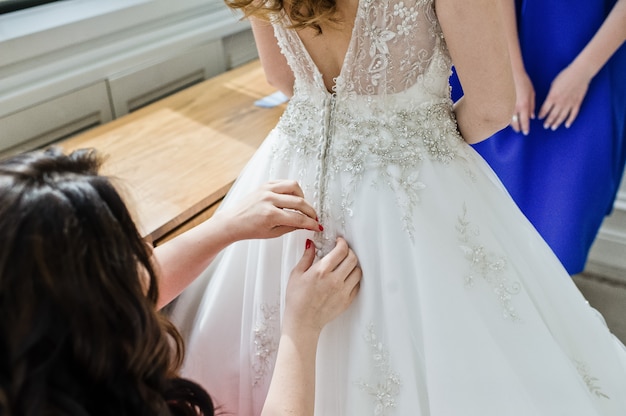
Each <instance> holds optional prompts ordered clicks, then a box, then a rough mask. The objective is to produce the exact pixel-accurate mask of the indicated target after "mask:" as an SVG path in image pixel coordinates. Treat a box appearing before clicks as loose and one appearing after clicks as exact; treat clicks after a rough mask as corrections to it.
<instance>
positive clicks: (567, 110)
mask: <svg viewBox="0 0 626 416" xmlns="http://www.w3.org/2000/svg"><path fill="white" fill-rule="evenodd" d="M590 82H591V78H590V77H588V76H585V74H584V73H583V72H582V71H578V70H576V68H574V67H573V66H571V65H570V66H568V67H567V68H565V69H564V70H563V71H561V72H560V73H559V75H557V76H556V78H554V80H553V81H552V85H551V86H550V91H549V92H548V96H547V97H546V100H545V101H544V103H543V105H542V106H541V110H540V111H539V118H540V119H545V120H544V122H543V127H544V128H545V129H552V130H556V129H557V128H559V126H560V125H561V124H562V123H565V127H566V128H569V127H570V126H571V125H572V123H573V122H574V120H576V117H577V116H578V112H579V111H580V106H581V104H582V102H583V99H584V98H585V95H586V94H587V89H588V88H589V83H590Z"/></svg>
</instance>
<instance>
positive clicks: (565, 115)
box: [539, 101, 575, 131]
mask: <svg viewBox="0 0 626 416" xmlns="http://www.w3.org/2000/svg"><path fill="white" fill-rule="evenodd" d="M570 115H571V111H570V110H569V109H565V108H562V107H557V106H556V105H554V104H552V103H550V102H548V101H546V102H545V103H544V105H543V106H542V107H541V112H540V113H539V118H540V119H544V122H543V128H544V129H551V130H553V131H554V130H556V129H558V128H559V126H560V125H561V124H563V122H564V121H565V120H566V119H569V118H570ZM574 118H575V116H574ZM572 121H573V119H572ZM570 124H571V123H570ZM568 127H569V126H568Z"/></svg>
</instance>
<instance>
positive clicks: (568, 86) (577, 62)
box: [539, 0, 626, 130]
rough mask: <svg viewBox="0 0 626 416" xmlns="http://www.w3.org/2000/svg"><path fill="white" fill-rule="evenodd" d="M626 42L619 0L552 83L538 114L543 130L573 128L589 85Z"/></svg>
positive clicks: (625, 7) (624, 3)
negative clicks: (583, 46) (562, 127)
mask: <svg viewBox="0 0 626 416" xmlns="http://www.w3.org/2000/svg"><path fill="white" fill-rule="evenodd" d="M624 41H626V0H619V1H618V2H617V3H615V6H613V9H612V10H611V12H610V13H609V15H608V16H607V18H606V19H605V21H604V23H602V26H600V28H599V29H598V31H597V32H596V34H595V35H594V36H593V38H592V39H591V40H590V41H589V43H588V44H587V45H586V46H585V48H584V49H583V50H582V51H581V52H580V53H579V54H578V56H576V58H575V59H574V60H573V61H572V63H571V64H570V65H569V66H567V67H566V68H565V69H564V70H563V71H561V73H559V75H557V77H556V78H555V79H554V81H552V85H551V86H550V91H549V92H548V96H547V97H546V100H545V102H544V103H543V104H542V106H541V109H540V111H539V118H545V121H544V127H545V128H551V129H552V130H555V129H557V128H558V127H559V126H560V125H561V123H563V122H565V127H570V126H571V125H572V123H573V122H574V120H575V119H576V117H577V116H578V112H579V110H580V105H581V104H582V101H583V99H584V98H585V95H586V94H587V89H588V87H589V83H590V82H591V80H592V79H593V77H595V76H596V74H597V73H598V72H599V71H600V69H602V67H603V66H604V65H606V63H607V61H608V60H609V59H610V58H611V56H613V54H614V53H615V51H617V49H618V48H619V47H620V46H621V45H622V44H623V43H624Z"/></svg>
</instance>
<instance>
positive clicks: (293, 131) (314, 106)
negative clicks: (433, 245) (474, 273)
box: [272, 0, 465, 254]
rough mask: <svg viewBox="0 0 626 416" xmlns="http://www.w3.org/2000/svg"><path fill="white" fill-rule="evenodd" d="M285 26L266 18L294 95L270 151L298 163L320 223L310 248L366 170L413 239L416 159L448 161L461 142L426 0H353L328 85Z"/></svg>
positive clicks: (333, 226) (327, 240)
mask: <svg viewBox="0 0 626 416" xmlns="http://www.w3.org/2000/svg"><path fill="white" fill-rule="evenodd" d="M288 26H289V20H288V18H287V17H286V15H282V16H280V17H277V19H276V20H275V21H274V29H275V35H276V38H277V39H278V44H279V46H280V48H281V51H282V52H283V54H284V55H285V57H286V59H287V61H288V63H289V65H290V67H291V68H292V70H293V72H294V75H295V84H294V98H293V99H292V100H290V103H289V105H288V106H287V109H286V111H285V113H284V114H283V117H282V118H281V120H280V122H279V123H278V126H277V130H278V131H280V132H281V133H282V134H281V135H280V137H281V140H280V141H275V142H274V143H273V145H274V147H273V149H272V150H273V155H274V157H275V159H277V160H281V161H288V163H289V164H291V166H298V167H299V172H298V176H299V177H298V178H297V179H298V180H299V182H300V185H301V186H302V187H303V190H304V191H305V195H306V196H307V198H308V199H310V200H311V201H312V202H313V205H314V207H315V209H316V210H317V211H318V214H319V217H320V221H321V222H322V223H323V224H324V226H325V227H326V229H325V231H324V232H323V233H317V235H316V236H315V238H314V239H315V243H316V246H317V247H318V249H319V254H325V253H327V252H328V251H329V250H330V249H331V248H332V247H333V246H334V243H335V236H336V235H340V234H342V232H343V230H344V228H345V227H344V226H345V220H346V217H350V216H352V214H353V210H354V209H355V207H354V195H355V193H356V190H357V188H358V187H359V186H362V185H363V183H362V182H363V176H364V173H365V172H366V171H368V172H374V173H375V174H376V179H374V180H373V181H372V183H369V184H368V185H372V186H379V185H381V184H382V185H386V186H388V187H389V188H390V189H391V190H392V191H393V193H394V195H395V198H396V202H397V204H398V206H399V208H400V209H401V212H402V222H403V226H404V229H405V230H406V231H407V233H408V234H409V236H410V237H411V238H413V235H414V233H415V230H414V224H413V221H412V217H413V211H414V209H415V207H416V205H417V203H418V202H419V200H420V197H419V193H420V191H421V190H423V189H424V188H426V186H427V184H425V183H423V182H422V181H421V180H420V166H421V163H422V161H423V160H424V159H425V158H428V159H430V160H432V161H435V162H442V163H447V162H448V161H450V160H452V159H454V158H455V157H457V156H458V155H459V153H460V152H461V149H462V147H461V146H460V144H461V143H462V138H461V137H460V135H459V133H458V130H457V126H456V121H455V119H454V115H453V112H452V102H451V100H450V98H449V85H448V82H447V79H448V76H449V74H450V71H451V70H450V68H451V60H450V57H449V54H448V51H447V48H446V46H445V41H444V40H443V35H442V32H441V28H440V27H439V23H438V21H437V18H436V15H435V11H434V4H433V1H432V0H407V1H402V2H400V3H397V4H392V3H388V2H378V1H374V0H360V2H359V6H358V9H357V14H356V20H355V26H354V30H353V33H352V37H351V41H350V45H349V47H348V51H347V52H346V57H345V60H344V65H343V67H342V69H341V71H340V74H339V76H338V77H337V78H336V80H335V85H334V87H333V91H334V93H333V94H329V93H328V91H327V90H326V86H325V84H324V80H323V77H322V74H321V73H320V71H319V70H318V68H317V66H316V65H315V63H314V62H313V60H312V58H311V56H310V55H309V54H308V52H307V50H306V48H305V47H304V44H303V43H302V41H301V40H300V38H299V37H298V34H297V31H294V30H290V29H288ZM462 151H463V152H465V150H462ZM312 177H314V178H315V179H314V182H313V183H311V182H310V180H309V178H312ZM339 183H341V189H340V191H339V192H340V200H331V197H332V196H331V193H329V192H328V186H329V185H336V184H339ZM332 195H333V196H334V195H336V192H334V193H332ZM327 225H328V226H327Z"/></svg>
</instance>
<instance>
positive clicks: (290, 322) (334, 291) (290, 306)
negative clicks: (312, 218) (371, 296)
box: [283, 238, 361, 336]
mask: <svg viewBox="0 0 626 416" xmlns="http://www.w3.org/2000/svg"><path fill="white" fill-rule="evenodd" d="M314 259H315V247H314V245H313V242H312V241H311V240H307V246H306V249H305V251H304V255H303V256H302V259H301V260H300V262H299V263H298V264H297V265H296V267H295V268H294V270H293V271H292V273H291V276H290V278H289V283H288V284H287V294H286V300H285V314H284V318H283V333H284V334H285V333H290V334H291V335H294V336H299V335H300V334H301V333H304V332H305V331H310V332H311V333H312V334H313V335H318V334H319V332H321V330H322V328H323V327H324V325H326V324H327V323H328V322H330V321H332V320H333V319H335V318H336V317H337V316H339V314H341V313H342V312H343V311H345V310H346V309H347V308H348V306H349V305H350V303H351V302H352V300H353V299H354V297H355V296H356V294H357V292H358V290H359V287H360V281H361V268H360V267H359V266H358V260H357V258H356V255H355V254H354V252H353V251H352V250H351V249H350V248H349V247H348V244H347V243H346V240H344V239H343V238H338V239H337V245H336V246H335V248H334V249H333V250H331V252H330V253H328V254H327V255H326V256H324V257H323V258H322V259H320V260H319V261H318V262H316V263H313V261H314Z"/></svg>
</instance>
